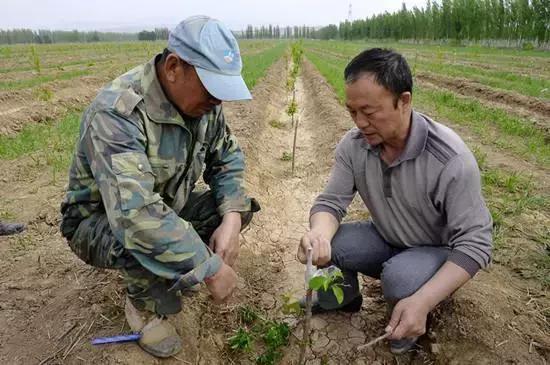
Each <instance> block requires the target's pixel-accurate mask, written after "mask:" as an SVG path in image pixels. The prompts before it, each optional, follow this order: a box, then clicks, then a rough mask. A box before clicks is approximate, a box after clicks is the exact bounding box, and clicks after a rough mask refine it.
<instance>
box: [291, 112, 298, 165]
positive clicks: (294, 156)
mask: <svg viewBox="0 0 550 365" xmlns="http://www.w3.org/2000/svg"><path fill="white" fill-rule="evenodd" d="M292 121H293V123H294V141H293V143H292V175H294V163H295V160H296V136H297V135H298V117H296V122H294V114H292Z"/></svg>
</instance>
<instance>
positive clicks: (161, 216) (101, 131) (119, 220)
mask: <svg viewBox="0 0 550 365" xmlns="http://www.w3.org/2000/svg"><path fill="white" fill-rule="evenodd" d="M83 138H84V140H83V141H82V144H83V146H85V154H86V156H87V158H88V161H89V162H90V167H91V169H92V173H93V175H94V178H95V180H96V182H97V184H98V187H99V191H100V193H101V197H102V200H103V204H104V206H105V211H106V213H107V217H108V219H109V224H110V225H111V229H112V231H113V234H114V235H115V237H116V238H117V239H118V240H119V241H121V242H123V244H124V247H125V248H126V250H128V252H129V253H130V254H132V255H133V256H134V257H135V258H136V259H137V260H138V261H139V262H140V264H141V265H143V266H144V267H145V268H146V269H148V270H149V271H151V272H152V273H154V274H156V275H158V276H160V277H164V278H166V279H172V280H175V281H176V283H175V285H176V284H177V286H178V287H179V288H183V287H188V286H192V285H195V284H196V283H198V282H201V281H203V280H204V279H205V278H207V277H209V276H212V275H213V274H215V273H216V272H217V271H218V270H219V268H220V267H221V264H222V260H221V258H220V256H218V255H216V254H214V253H212V251H210V249H209V248H208V246H206V245H205V244H204V243H203V242H202V240H201V239H200V237H199V235H198V234H197V232H196V231H195V230H194V228H193V226H192V225H191V224H190V223H188V222H186V221H184V220H183V219H181V218H180V217H178V215H177V214H176V213H175V212H174V211H173V210H172V209H171V208H170V207H168V206H167V205H166V204H165V203H164V202H163V200H162V198H161V196H160V195H159V194H158V193H155V192H154V191H153V188H154V182H155V179H154V175H153V172H152V170H151V166H150V164H149V160H148V158H147V155H146V154H145V146H146V138H145V135H144V131H143V129H142V126H141V123H139V122H136V121H132V119H131V118H126V117H123V116H121V115H119V114H117V113H116V112H114V111H101V112H98V113H96V114H95V116H94V117H93V119H92V121H91V123H90V125H89V127H88V129H87V131H86V133H85V134H84V137H83Z"/></svg>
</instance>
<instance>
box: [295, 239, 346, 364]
mask: <svg viewBox="0 0 550 365" xmlns="http://www.w3.org/2000/svg"><path fill="white" fill-rule="evenodd" d="M343 279H344V276H343V274H342V271H340V269H339V268H337V267H336V266H330V267H327V268H324V269H319V270H317V272H315V273H313V264H312V249H311V248H309V250H308V252H307V264H306V274H305V282H306V286H307V291H306V308H305V320H304V322H303V323H304V332H303V335H302V342H301V348H300V359H299V360H298V364H300V365H302V364H304V365H305V361H306V360H305V356H306V348H307V346H308V345H309V344H310V342H311V341H310V332H311V307H312V298H313V291H314V290H315V291H320V290H322V291H325V292H327V291H332V293H333V294H334V296H335V297H336V301H337V302H338V304H341V303H342V301H343V300H344V291H343V290H342V282H343Z"/></svg>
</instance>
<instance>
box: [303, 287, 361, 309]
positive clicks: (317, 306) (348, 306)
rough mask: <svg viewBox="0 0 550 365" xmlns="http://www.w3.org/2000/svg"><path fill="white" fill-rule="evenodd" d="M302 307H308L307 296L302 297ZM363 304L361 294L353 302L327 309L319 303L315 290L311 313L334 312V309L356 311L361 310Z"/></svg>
mask: <svg viewBox="0 0 550 365" xmlns="http://www.w3.org/2000/svg"><path fill="white" fill-rule="evenodd" d="M299 303H300V307H301V308H305V307H306V297H302V298H301V299H300V301H299ZM362 305H363V296H362V295H359V296H357V297H355V298H354V299H353V300H352V301H351V302H349V303H348V304H346V305H344V306H342V307H339V308H335V309H325V308H323V307H321V305H320V304H319V298H318V297H317V295H316V294H315V292H314V295H313V298H312V306H311V314H320V313H327V312H333V311H340V312H346V313H356V312H359V311H360V310H361V306H362Z"/></svg>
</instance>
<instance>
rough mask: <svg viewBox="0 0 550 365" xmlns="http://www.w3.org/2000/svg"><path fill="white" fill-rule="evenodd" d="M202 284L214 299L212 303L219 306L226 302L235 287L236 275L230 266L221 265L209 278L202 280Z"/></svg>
mask: <svg viewBox="0 0 550 365" xmlns="http://www.w3.org/2000/svg"><path fill="white" fill-rule="evenodd" d="M204 283H205V284H206V286H207V287H208V290H210V294H212V297H213V298H214V303H217V304H220V303H223V302H224V301H225V300H227V299H228V298H229V297H230V296H231V293H233V290H235V287H236V286H237V273H235V270H233V269H232V268H231V266H229V265H227V264H225V263H223V264H222V267H221V268H220V270H218V272H217V273H215V274H214V275H212V276H211V277H209V278H206V279H205V280H204Z"/></svg>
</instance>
